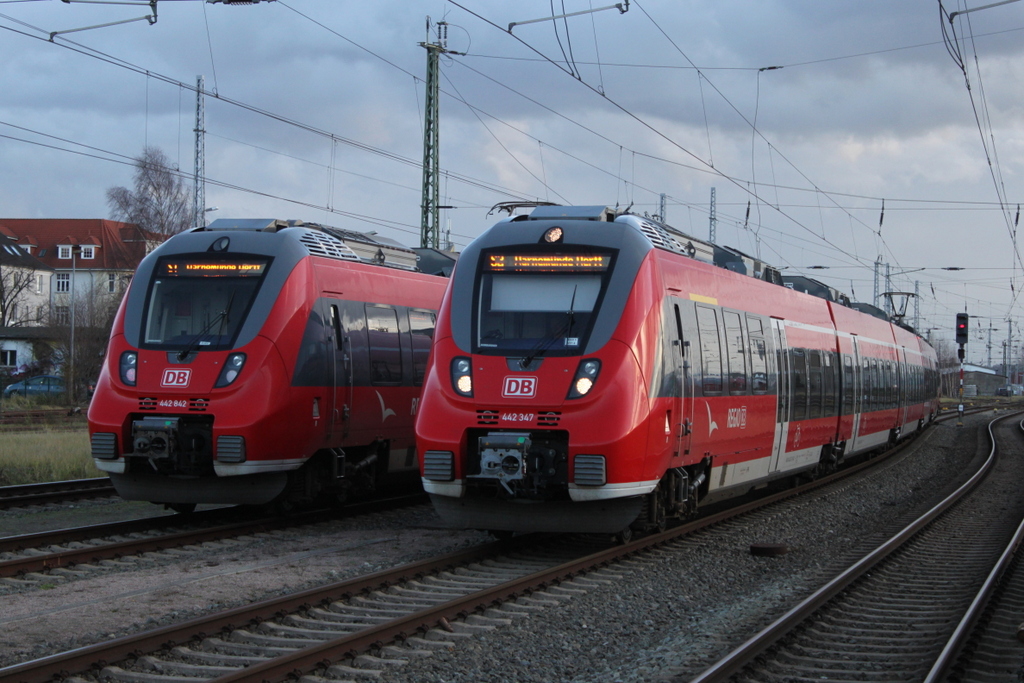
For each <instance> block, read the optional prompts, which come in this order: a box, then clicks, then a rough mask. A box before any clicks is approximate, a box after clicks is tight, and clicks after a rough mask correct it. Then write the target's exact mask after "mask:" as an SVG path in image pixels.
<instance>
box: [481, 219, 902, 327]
mask: <svg viewBox="0 0 1024 683" xmlns="http://www.w3.org/2000/svg"><path fill="white" fill-rule="evenodd" d="M520 206H522V207H526V206H532V207H533V210H532V211H531V212H530V213H529V214H526V215H519V216H513V217H511V218H509V219H507V220H510V221H535V220H558V219H566V220H584V221H601V222H616V223H624V224H627V225H630V226H632V227H633V228H634V229H636V230H638V231H639V232H641V233H643V235H644V236H646V237H647V239H648V240H649V241H650V242H651V244H653V245H654V247H655V248H656V249H664V250H666V251H671V252H674V253H677V254H681V255H683V256H686V257H688V258H692V259H695V260H698V261H703V262H705V263H710V264H713V265H716V266H719V267H720V268H725V269H727V270H730V271H733V272H736V273H740V274H742V275H748V276H750V277H754V278H756V279H759V280H765V281H767V282H771V283H772V284H776V285H779V286H782V287H787V288H789V289H793V290H796V291H800V292H804V293H805V294H810V295H811V296H815V297H818V298H821V299H825V300H827V301H831V302H833V303H836V304H839V305H841V306H845V307H847V308H852V309H854V310H856V311H859V312H861V313H867V314H868V315H872V316H874V317H876V318H880V319H882V320H885V321H886V322H891V323H893V324H895V325H899V326H900V327H902V328H904V329H906V330H908V331H910V332H914V333H915V334H916V331H915V330H914V329H913V328H912V327H911V326H910V325H907V324H906V323H904V322H903V321H902V320H900V319H898V318H894V317H890V316H889V315H887V314H886V313H885V312H884V311H882V310H881V309H879V308H877V307H875V306H873V305H871V304H867V303H860V302H854V301H853V300H852V299H850V297H849V296H847V295H846V294H844V293H842V292H840V291H839V290H837V289H835V288H834V287H830V286H829V285H826V284H825V283H823V282H819V281H818V280H815V279H813V278H809V277H804V276H800V275H787V276H783V275H782V274H781V272H780V271H779V270H778V269H777V268H774V267H773V266H771V265H769V264H768V263H766V262H764V261H762V260H760V259H758V258H756V257H753V256H749V255H747V254H744V253H743V252H742V251H740V250H739V249H735V248H733V247H728V246H721V245H718V244H714V243H713V242H709V241H706V240H702V239H700V238H697V237H693V236H692V235H689V234H687V233H685V232H683V231H681V230H678V229H677V228H673V227H672V226H670V225H667V224H666V223H663V222H661V221H660V220H659V219H658V218H657V217H653V216H646V215H645V216H639V215H637V214H632V213H629V209H628V208H627V209H625V210H620V209H619V208H618V207H610V206H601V205H593V206H559V205H552V204H546V203H545V204H540V205H536V206H534V205H529V204H510V205H509V206H508V207H506V206H503V205H498V206H497V207H495V208H496V209H501V210H507V211H509V212H510V213H511V211H512V210H514V209H515V208H517V207H520Z"/></svg>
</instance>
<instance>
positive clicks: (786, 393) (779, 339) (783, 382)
mask: <svg viewBox="0 0 1024 683" xmlns="http://www.w3.org/2000/svg"><path fill="white" fill-rule="evenodd" d="M771 338H772V343H773V346H774V347H775V354H774V355H775V376H776V378H777V381H776V388H777V391H776V397H777V400H776V409H775V440H774V442H773V444H772V461H771V464H770V465H769V467H768V471H769V472H775V471H777V470H778V469H779V462H780V460H781V458H782V455H783V454H784V453H785V452H786V441H787V438H788V436H789V399H790V392H791V386H790V379H791V373H790V371H789V347H788V346H787V344H786V324H785V321H783V320H779V319H778V318H772V319H771Z"/></svg>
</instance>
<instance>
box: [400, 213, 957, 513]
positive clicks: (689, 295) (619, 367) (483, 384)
mask: <svg viewBox="0 0 1024 683" xmlns="http://www.w3.org/2000/svg"><path fill="white" fill-rule="evenodd" d="M716 264H717V265H716ZM737 271H739V272H737ZM812 282H813V281H812ZM781 284H783V283H782V279H781V278H780V277H779V275H778V271H776V270H774V269H771V268H769V267H767V266H765V265H764V264H762V263H760V262H757V261H755V260H754V259H751V258H749V257H746V256H744V255H742V254H740V253H739V252H735V251H732V250H727V249H724V248H720V247H716V246H715V245H711V244H708V243H704V242H700V241H698V240H694V239H692V238H689V237H687V236H685V235H683V234H682V233H679V232H676V231H674V230H672V229H671V228H668V227H667V226H665V225H663V224H661V223H658V222H657V221H654V220H651V219H648V218H644V217H640V216H635V215H627V214H621V213H616V212H615V211H613V210H611V209H608V208H605V207H552V206H541V207H537V208H536V209H534V210H533V211H532V213H531V214H530V215H529V216H516V217H514V218H509V219H506V220H504V221H502V222H499V223H498V224H497V225H495V226H493V227H492V228H491V229H490V230H488V231H487V232H486V233H484V234H483V235H482V236H481V237H479V238H478V239H476V240H475V241H474V242H473V243H472V244H471V245H470V246H469V247H468V248H467V249H466V250H465V251H464V252H463V253H462V254H461V256H460V258H459V263H458V266H457V267H456V269H455V273H454V275H453V279H452V282H451V286H450V287H449V289H448V292H447V294H446V295H445V299H444V302H443V303H442V305H441V311H440V314H439V317H438V324H437V329H436V334H435V337H434V344H433V351H432V354H431V361H430V367H429V369H428V372H427V379H426V383H425V384H424V392H423V398H422V400H421V402H420V407H419V411H418V414H417V416H416V440H417V446H418V449H419V453H420V459H421V475H422V480H423V485H424V488H425V489H426V491H427V492H428V493H429V494H430V496H431V499H432V501H433V504H434V506H435V508H436V509H437V511H438V512H439V514H440V515H441V516H442V517H443V518H444V519H446V520H447V521H448V522H450V523H451V524H453V525H455V526H458V527H463V528H478V529H488V530H493V531H580V532H611V533H628V529H629V528H631V527H632V528H651V527H655V528H656V527H659V526H661V525H663V524H664V522H665V519H666V517H672V516H684V515H688V514H691V513H692V512H693V511H694V510H695V509H696V506H697V504H698V502H700V503H702V504H704V503H707V502H711V501H715V500H720V499H724V498H727V497H730V496H733V495H737V494H740V493H745V492H747V491H750V490H751V489H753V488H757V487H760V486H764V485H766V484H768V483H770V482H773V481H775V480H783V479H785V478H789V477H793V476H796V475H808V474H816V473H821V472H827V471H830V470H832V469H834V467H835V466H836V464H837V463H838V462H839V461H841V460H842V459H844V458H848V457H850V456H853V455H856V454H859V453H864V452H866V451H870V450H872V449H876V448H878V447H880V446H884V445H886V444H888V443H892V442H894V441H896V440H897V439H899V438H901V437H904V436H907V435H909V434H910V433H911V432H914V431H916V430H920V429H922V428H923V427H924V426H925V425H926V424H927V423H928V422H930V420H931V419H932V418H933V417H934V416H935V414H936V412H937V410H938V386H939V382H938V374H937V365H936V356H935V352H934V351H933V349H932V348H931V347H930V346H929V345H928V344H927V343H926V342H925V341H924V340H922V339H921V338H920V337H919V336H917V335H916V334H914V333H913V332H911V331H909V330H908V329H905V328H903V327H900V326H898V325H895V324H892V323H890V322H889V321H888V320H887V319H884V316H882V317H881V319H880V317H876V316H873V315H869V314H867V313H863V312H859V311H858V310H855V308H853V307H851V305H850V304H849V303H848V302H847V301H846V300H845V299H842V298H841V297H836V296H834V295H831V296H828V297H827V298H822V297H819V296H812V295H809V294H806V293H803V292H800V291H794V290H793V289H791V288H788V287H786V286H780V285H781ZM830 299H832V300H830ZM875 311H876V312H877V313H878V314H881V312H880V311H877V309H875Z"/></svg>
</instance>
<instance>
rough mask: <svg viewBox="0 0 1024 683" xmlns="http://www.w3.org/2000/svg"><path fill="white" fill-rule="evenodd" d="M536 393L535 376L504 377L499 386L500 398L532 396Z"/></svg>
mask: <svg viewBox="0 0 1024 683" xmlns="http://www.w3.org/2000/svg"><path fill="white" fill-rule="evenodd" d="M536 394H537V378H536V377H523V376H521V375H519V376H512V377H506V378H505V385H504V386H503V387H502V388H501V396H502V398H533V396H535V395H536Z"/></svg>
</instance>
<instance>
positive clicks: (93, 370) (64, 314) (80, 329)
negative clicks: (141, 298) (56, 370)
mask: <svg viewBox="0 0 1024 683" xmlns="http://www.w3.org/2000/svg"><path fill="white" fill-rule="evenodd" d="M122 297H123V292H115V293H107V292H103V291H101V290H93V291H92V292H91V293H88V294H85V293H83V294H80V295H78V296H76V297H75V298H74V300H72V299H71V298H70V297H69V296H68V295H60V298H58V299H56V300H55V301H56V302H57V306H56V307H55V308H56V310H55V311H54V315H53V316H52V318H51V321H50V322H51V329H52V335H53V352H52V356H53V358H54V360H55V361H57V363H58V364H59V365H61V366H63V368H64V377H65V379H66V380H67V382H68V390H69V391H70V392H72V393H71V394H70V396H69V398H70V399H71V400H72V401H74V400H75V398H77V397H79V396H83V395H84V394H85V390H86V388H87V387H88V386H90V385H92V384H93V383H94V382H95V381H96V378H97V377H99V374H100V368H101V366H102V365H103V355H104V353H105V352H106V349H107V341H108V340H109V338H110V329H111V327H113V324H114V318H115V317H116V315H117V309H118V306H119V305H120V303H121V299H122ZM71 306H74V308H75V326H74V329H72V327H71V318H70V313H71V310H70V307H71ZM72 340H74V354H72V353H71V345H72Z"/></svg>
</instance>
